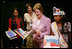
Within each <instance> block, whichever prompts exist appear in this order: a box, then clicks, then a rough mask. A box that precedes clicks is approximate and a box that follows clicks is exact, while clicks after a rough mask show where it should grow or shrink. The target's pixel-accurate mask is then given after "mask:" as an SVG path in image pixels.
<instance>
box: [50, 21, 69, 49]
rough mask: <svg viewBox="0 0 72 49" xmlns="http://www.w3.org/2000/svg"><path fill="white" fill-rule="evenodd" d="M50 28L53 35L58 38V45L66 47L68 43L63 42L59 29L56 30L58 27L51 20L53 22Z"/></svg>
mask: <svg viewBox="0 0 72 49" xmlns="http://www.w3.org/2000/svg"><path fill="white" fill-rule="evenodd" d="M51 29H52V31H53V33H54V35H55V36H57V37H58V38H59V42H60V47H61V48H67V47H68V44H67V43H66V42H65V40H64V38H63V36H62V34H61V33H60V31H59V30H58V27H57V24H56V22H53V23H52V24H51Z"/></svg>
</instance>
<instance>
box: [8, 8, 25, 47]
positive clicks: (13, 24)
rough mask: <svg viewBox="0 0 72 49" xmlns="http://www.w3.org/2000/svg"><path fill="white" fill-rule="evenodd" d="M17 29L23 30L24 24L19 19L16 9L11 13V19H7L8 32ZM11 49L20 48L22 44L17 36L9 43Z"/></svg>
mask: <svg viewBox="0 0 72 49" xmlns="http://www.w3.org/2000/svg"><path fill="white" fill-rule="evenodd" d="M18 28H22V29H23V28H24V23H23V20H22V18H21V17H19V12H18V10H17V8H15V9H14V11H13V17H11V18H9V27H8V30H9V31H10V30H15V29H18ZM10 44H11V47H12V48H16V47H19V48H21V44H22V38H21V37H20V36H19V35H18V34H17V38H16V39H14V40H11V42H10Z"/></svg>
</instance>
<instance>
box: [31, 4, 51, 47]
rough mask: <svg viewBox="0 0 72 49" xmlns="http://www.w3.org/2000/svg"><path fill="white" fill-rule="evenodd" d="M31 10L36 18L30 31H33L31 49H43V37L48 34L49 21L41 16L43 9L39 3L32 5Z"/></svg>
mask: <svg viewBox="0 0 72 49" xmlns="http://www.w3.org/2000/svg"><path fill="white" fill-rule="evenodd" d="M33 10H34V11H35V14H36V16H37V18H35V19H34V21H33V25H32V30H34V31H33V47H34V48H43V45H44V42H43V40H44V35H49V34H50V25H51V20H50V19H49V18H47V17H46V16H45V15H44V14H43V7H42V5H41V4H40V3H36V4H35V5H34V8H33Z"/></svg>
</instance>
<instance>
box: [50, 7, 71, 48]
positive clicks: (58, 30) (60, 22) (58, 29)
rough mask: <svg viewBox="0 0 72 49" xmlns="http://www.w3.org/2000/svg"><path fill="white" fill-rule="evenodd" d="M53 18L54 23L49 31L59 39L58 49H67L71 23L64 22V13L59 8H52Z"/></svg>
mask: <svg viewBox="0 0 72 49" xmlns="http://www.w3.org/2000/svg"><path fill="white" fill-rule="evenodd" d="M53 16H54V20H55V21H54V22H52V24H51V30H52V32H53V34H54V35H55V36H57V37H58V38H59V45H60V48H68V47H69V45H68V43H69V40H70V39H69V36H70V35H69V34H71V23H70V22H67V21H66V19H65V18H66V17H65V12H64V11H61V10H60V9H59V8H56V7H53ZM70 38H71V37H70Z"/></svg>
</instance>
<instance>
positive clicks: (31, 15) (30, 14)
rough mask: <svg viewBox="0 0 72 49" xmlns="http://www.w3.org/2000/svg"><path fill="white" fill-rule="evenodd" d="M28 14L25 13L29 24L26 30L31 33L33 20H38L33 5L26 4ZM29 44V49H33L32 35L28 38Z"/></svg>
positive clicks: (25, 18) (25, 19)
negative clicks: (31, 48) (30, 48)
mask: <svg viewBox="0 0 72 49" xmlns="http://www.w3.org/2000/svg"><path fill="white" fill-rule="evenodd" d="M26 9H27V13H24V21H25V22H26V23H27V26H26V30H27V31H30V30H31V29H32V22H33V19H34V18H36V14H35V12H34V11H33V9H32V5H31V4H29V3H28V4H26ZM26 39H27V43H29V44H27V45H28V46H29V47H32V34H30V35H29V36H28V37H27V38H26Z"/></svg>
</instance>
